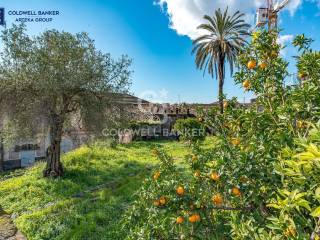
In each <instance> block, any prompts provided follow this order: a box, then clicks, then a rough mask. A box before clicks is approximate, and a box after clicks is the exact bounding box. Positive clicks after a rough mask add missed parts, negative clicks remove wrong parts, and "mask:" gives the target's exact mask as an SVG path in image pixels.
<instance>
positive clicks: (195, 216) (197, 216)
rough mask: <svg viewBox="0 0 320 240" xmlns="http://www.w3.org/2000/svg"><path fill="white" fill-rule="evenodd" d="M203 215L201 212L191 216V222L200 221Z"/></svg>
mask: <svg viewBox="0 0 320 240" xmlns="http://www.w3.org/2000/svg"><path fill="white" fill-rule="evenodd" d="M200 220H201V217H200V215H199V214H193V215H191V216H190V217H189V222H191V223H195V222H200Z"/></svg>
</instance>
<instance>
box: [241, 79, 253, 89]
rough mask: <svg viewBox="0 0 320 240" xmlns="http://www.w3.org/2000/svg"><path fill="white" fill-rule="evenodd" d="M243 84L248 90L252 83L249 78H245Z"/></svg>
mask: <svg viewBox="0 0 320 240" xmlns="http://www.w3.org/2000/svg"><path fill="white" fill-rule="evenodd" d="M242 86H243V87H244V88H245V89H246V90H248V89H249V88H250V87H251V83H250V81H249V80H245V81H244V82H243V83H242Z"/></svg>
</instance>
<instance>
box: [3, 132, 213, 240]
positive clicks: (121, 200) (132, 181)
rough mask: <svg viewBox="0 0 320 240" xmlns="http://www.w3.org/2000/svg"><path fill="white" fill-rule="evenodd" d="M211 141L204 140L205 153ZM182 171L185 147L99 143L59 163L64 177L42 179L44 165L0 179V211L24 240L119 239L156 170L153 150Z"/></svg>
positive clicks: (176, 144) (185, 153)
mask: <svg viewBox="0 0 320 240" xmlns="http://www.w3.org/2000/svg"><path fill="white" fill-rule="evenodd" d="M213 144H214V138H211V139H207V140H206V141H205V143H204V148H210V147H211V146H212V145H213ZM156 146H157V147H160V148H161V149H163V150H165V151H166V152H168V154H170V155H171V156H172V157H173V159H174V161H175V162H176V163H178V164H180V166H181V168H183V156H184V155H187V154H188V153H190V149H189V147H188V146H186V145H185V144H182V143H178V142H170V141H154V142H153V141H149V142H136V143H132V144H130V145H125V146H122V145H118V146H117V147H115V148H110V147H109V146H105V144H104V142H100V143H97V144H95V145H94V146H91V147H82V148H80V149H78V150H76V151H74V152H71V153H68V154H66V155H65V156H64V157H63V159H62V160H63V163H64V165H65V166H66V172H65V175H64V176H63V177H61V178H57V179H45V178H42V168H43V165H44V163H40V164H38V165H36V166H35V167H33V168H31V169H26V170H19V171H16V172H12V173H10V174H6V175H2V176H0V206H2V207H3V208H4V210H5V211H7V212H9V213H11V214H13V215H14V216H16V219H15V223H16V224H17V226H18V228H19V229H20V230H21V231H22V232H23V233H24V234H25V235H26V237H27V238H28V239H33V240H36V239H39V240H40V239H41V240H43V239H50V240H51V239H92V240H96V239H124V238H125V236H126V234H127V233H126V232H125V231H123V230H122V228H121V224H120V222H121V221H122V219H123V213H124V212H125V210H126V209H127V207H128V205H129V204H130V203H131V202H132V201H133V200H134V199H135V195H134V193H135V191H136V190H138V188H139V186H141V184H142V182H143V180H144V179H145V178H146V177H147V176H148V175H150V174H151V172H152V171H153V168H154V167H155V166H157V165H158V160H157V158H156V156H154V155H153V154H152V150H153V149H154V148H155V147H156Z"/></svg>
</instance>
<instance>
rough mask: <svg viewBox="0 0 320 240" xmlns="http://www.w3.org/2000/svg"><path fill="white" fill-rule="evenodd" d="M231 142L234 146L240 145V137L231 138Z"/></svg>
mask: <svg viewBox="0 0 320 240" xmlns="http://www.w3.org/2000/svg"><path fill="white" fill-rule="evenodd" d="M231 144H232V145H233V146H239V145H240V140H239V139H238V138H232V139H231Z"/></svg>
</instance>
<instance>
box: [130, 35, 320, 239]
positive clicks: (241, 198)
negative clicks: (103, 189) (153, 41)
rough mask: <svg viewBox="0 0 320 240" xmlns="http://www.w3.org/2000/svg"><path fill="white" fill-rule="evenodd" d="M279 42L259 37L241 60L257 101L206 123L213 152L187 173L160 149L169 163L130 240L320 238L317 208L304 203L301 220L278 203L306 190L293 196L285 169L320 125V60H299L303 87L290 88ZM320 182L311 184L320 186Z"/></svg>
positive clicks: (239, 78)
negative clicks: (288, 152)
mask: <svg viewBox="0 0 320 240" xmlns="http://www.w3.org/2000/svg"><path fill="white" fill-rule="evenodd" d="M277 36H278V32H271V33H270V32H265V31H261V32H255V33H254V34H253V36H252V42H251V43H250V44H249V45H248V47H247V48H245V49H244V50H243V51H242V53H241V55H240V56H239V58H238V63H239V71H238V72H237V73H236V74H235V76H234V78H235V81H236V83H238V84H240V85H242V86H243V87H244V89H245V90H246V91H252V92H254V93H255V95H256V96H257V98H256V100H255V103H254V104H252V105H251V106H250V107H248V108H247V107H241V106H240V107H239V106H238V107H236V104H235V103H234V102H232V101H231V102H229V103H228V104H227V102H226V104H224V107H225V111H224V113H223V114H208V115H207V116H206V117H205V118H204V119H205V124H206V125H207V126H208V127H210V128H213V130H214V132H215V134H216V138H217V143H216V144H215V146H214V147H212V149H203V148H201V146H199V145H197V144H194V145H193V149H192V150H193V154H192V155H189V156H186V163H187V164H186V169H183V170H182V169H179V168H178V167H177V166H175V165H174V163H173V161H172V159H171V158H170V157H169V156H167V155H166V154H165V153H164V152H162V151H161V150H159V149H157V150H155V154H157V155H158V157H159V159H160V160H161V164H160V167H159V169H157V170H155V172H154V173H153V176H151V178H150V179H147V180H146V181H145V182H144V184H143V186H142V188H141V190H140V191H139V192H138V199H137V201H136V202H135V203H134V204H133V206H132V207H131V208H130V209H129V210H128V212H127V216H126V218H125V220H124V227H125V228H126V229H127V230H128V239H287V238H293V239H294V238H297V239H307V238H308V237H310V236H311V235H312V234H313V235H315V234H317V233H316V230H315V229H317V221H316V220H315V219H313V217H314V216H316V215H315V213H314V211H315V210H316V209H315V210H313V209H312V207H311V205H309V206H310V207H309V208H308V207H306V202H305V201H296V202H295V203H294V204H295V209H298V210H299V215H298V213H297V212H296V213H294V212H290V213H291V215H290V214H287V215H283V214H282V210H281V207H278V205H279V203H278V200H279V199H280V198H279V194H280V193H281V192H282V193H283V192H288V191H290V192H291V191H294V190H296V189H295V188H298V189H299V188H305V186H306V185H305V184H304V185H297V184H296V185H292V186H291V187H290V189H287V188H288V181H289V180H288V179H285V177H284V175H283V173H282V172H281V167H279V166H282V165H281V162H282V161H283V159H282V156H283V151H284V149H294V148H295V147H296V143H295V139H296V138H298V137H304V136H307V135H308V132H309V128H310V126H311V125H312V123H315V122H316V121H318V119H319V113H318V112H319V107H318V106H319V105H320V94H319V90H320V89H319V83H318V81H319V71H320V66H319V54H318V53H316V52H312V51H310V50H308V51H304V52H303V54H302V55H301V56H300V57H298V69H299V73H301V72H303V73H304V81H303V84H299V85H297V86H290V87H286V86H285V79H286V77H287V76H288V72H287V66H288V63H287V62H286V61H284V60H283V59H282V58H281V57H280V55H279V52H280V50H281V46H280V45H279V44H277V41H276V40H277ZM314 62H316V63H314ZM309 64H313V65H312V66H313V67H310V66H309ZM317 64H318V65H317ZM315 174H318V175H319V172H316V173H315ZM315 179H319V178H318V177H315V178H314V179H313V180H310V181H313V182H314V184H315V185H316V184H317V183H316V180H315ZM280 195H281V194H280ZM279 201H280V200H279ZM306 201H307V200H306ZM277 204H278V205H277ZM311 210H313V216H312V215H310V211H311ZM283 216H286V219H283ZM293 216H298V217H293ZM288 218H290V219H291V220H288ZM301 218H304V219H306V220H305V221H302V220H301Z"/></svg>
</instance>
